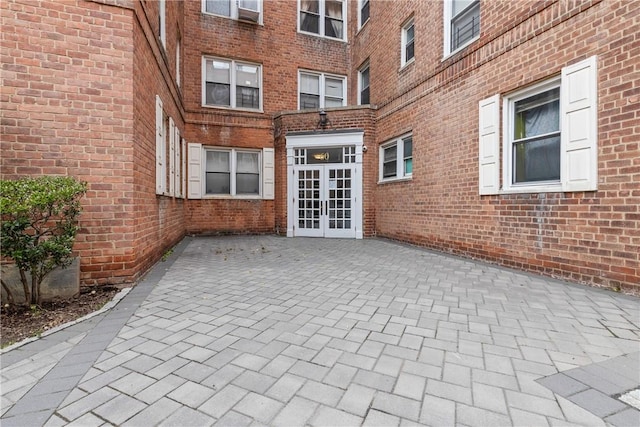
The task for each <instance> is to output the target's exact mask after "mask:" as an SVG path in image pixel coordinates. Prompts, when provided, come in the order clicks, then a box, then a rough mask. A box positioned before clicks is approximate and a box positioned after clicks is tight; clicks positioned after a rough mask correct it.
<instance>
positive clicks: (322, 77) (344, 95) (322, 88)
mask: <svg viewBox="0 0 640 427" xmlns="http://www.w3.org/2000/svg"><path fill="white" fill-rule="evenodd" d="M303 74H309V75H314V76H319V77H320V79H319V81H318V85H319V86H320V87H319V95H320V106H319V107H318V108H319V109H323V108H337V107H325V105H324V98H325V78H326V77H330V78H333V79H340V80H342V106H343V107H346V105H347V77H346V76H341V75H339V74H330V73H319V72H317V71H309V70H298V110H300V86H301V84H300V83H301V81H302V75H303Z"/></svg>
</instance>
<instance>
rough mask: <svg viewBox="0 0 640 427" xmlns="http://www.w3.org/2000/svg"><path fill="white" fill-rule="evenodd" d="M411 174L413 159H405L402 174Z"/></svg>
mask: <svg viewBox="0 0 640 427" xmlns="http://www.w3.org/2000/svg"><path fill="white" fill-rule="evenodd" d="M412 173H413V159H406V160H405V161H404V174H405V175H411V174H412Z"/></svg>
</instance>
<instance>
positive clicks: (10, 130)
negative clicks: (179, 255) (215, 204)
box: [0, 0, 135, 283]
mask: <svg viewBox="0 0 640 427" xmlns="http://www.w3.org/2000/svg"><path fill="white" fill-rule="evenodd" d="M115 3H119V6H117V7H114V6H110V5H104V4H100V3H99V2H85V1H77V2H60V1H33V0H26V1H21V0H15V1H3V2H1V3H0V13H1V14H2V18H1V19H2V22H1V26H2V31H1V32H0V43H1V46H2V91H1V95H0V96H1V102H2V106H1V110H2V124H1V129H0V133H1V135H2V137H1V138H0V147H1V150H2V156H1V159H0V166H1V168H2V178H3V179H11V178H18V177H23V176H33V175H43V174H46V175H70V176H75V177H77V178H78V179H80V180H84V181H86V182H87V183H88V188H89V190H88V192H87V195H86V197H85V198H84V199H83V201H82V204H83V209H84V211H83V214H82V216H81V218H80V232H79V234H78V237H77V243H76V245H75V250H76V252H77V253H78V254H79V255H80V256H81V257H82V273H81V278H82V280H83V281H84V282H85V283H103V282H116V283H117V282H121V281H126V280H128V279H129V278H130V277H131V274H132V272H133V270H135V264H134V263H133V262H132V261H133V259H134V247H133V245H132V240H133V234H134V226H135V224H134V219H133V215H132V214H133V205H132V199H133V196H134V194H133V184H134V182H133V174H132V170H133V168H132V164H133V159H134V150H133V147H132V143H133V132H132V127H133V94H132V90H133V83H132V58H133V39H132V30H133V19H132V11H131V9H129V8H128V7H131V2H126V1H120V2H115ZM121 6H124V7H121Z"/></svg>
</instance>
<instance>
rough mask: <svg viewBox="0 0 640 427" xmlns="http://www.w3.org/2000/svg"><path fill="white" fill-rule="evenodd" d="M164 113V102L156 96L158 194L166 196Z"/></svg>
mask: <svg viewBox="0 0 640 427" xmlns="http://www.w3.org/2000/svg"><path fill="white" fill-rule="evenodd" d="M163 116H164V113H163V111H162V100H161V99H160V97H159V96H158V95H156V194H164V188H165V180H166V176H165V175H166V174H165V170H164V167H165V166H164V165H165V163H164V155H165V154H164V153H165V147H164V129H163V127H164V120H163V119H164V117H163Z"/></svg>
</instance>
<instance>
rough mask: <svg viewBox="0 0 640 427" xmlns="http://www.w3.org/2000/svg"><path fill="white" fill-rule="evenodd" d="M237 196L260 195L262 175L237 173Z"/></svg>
mask: <svg viewBox="0 0 640 427" xmlns="http://www.w3.org/2000/svg"><path fill="white" fill-rule="evenodd" d="M236 194H260V175H258V174H253V173H237V174H236Z"/></svg>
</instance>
